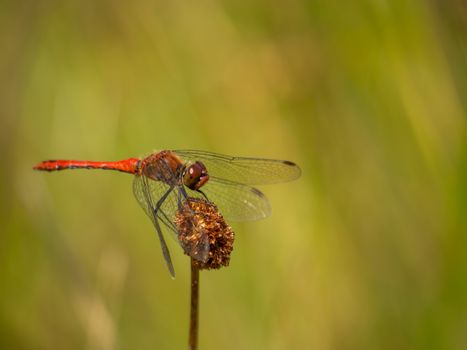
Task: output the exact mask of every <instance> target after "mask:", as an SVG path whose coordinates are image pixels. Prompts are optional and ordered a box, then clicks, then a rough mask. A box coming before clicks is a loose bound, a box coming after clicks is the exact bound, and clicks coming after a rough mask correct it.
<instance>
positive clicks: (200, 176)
mask: <svg viewBox="0 0 467 350" xmlns="http://www.w3.org/2000/svg"><path fill="white" fill-rule="evenodd" d="M34 169H35V170H43V171H56V170H64V169H104V170H118V171H121V172H124V173H130V174H134V175H135V178H134V182H133V192H134V195H135V197H136V199H137V201H138V203H139V204H140V206H141V207H142V208H143V210H144V211H145V212H146V214H147V215H148V216H149V217H150V218H151V220H152V222H153V224H154V226H155V228H156V232H157V235H158V237H159V241H160V244H161V248H162V254H163V256H164V259H165V262H166V263H167V267H168V268H169V271H170V274H171V275H172V276H173V277H174V276H175V271H174V268H173V264H172V260H171V258H170V253H169V250H168V248H167V244H166V242H165V239H164V236H163V233H162V227H165V228H167V229H168V230H169V231H172V232H173V233H175V234H177V228H176V226H175V224H174V219H175V215H176V212H177V210H178V209H179V208H180V207H181V205H182V203H183V201H184V200H186V199H187V198H204V199H206V200H208V201H210V202H213V203H215V204H216V206H217V207H218V209H219V211H220V212H221V213H222V215H223V216H224V217H225V218H227V219H229V220H233V221H250V220H257V219H262V218H265V217H267V216H269V215H270V214H271V207H270V205H269V202H268V200H267V198H266V197H265V196H264V194H263V193H262V192H261V191H260V190H258V189H256V188H255V187H252V186H253V185H263V184H273V183H279V182H285V181H290V180H294V179H297V178H298V177H299V176H300V174H301V170H300V168H299V167H298V166H297V165H296V164H295V163H293V162H290V161H287V160H275V159H261V158H246V157H230V156H226V155H221V154H216V153H212V152H205V151H194V150H177V151H169V150H164V151H159V152H154V153H152V154H150V155H149V156H147V157H145V158H143V159H140V158H128V159H125V160H121V161H116V162H94V161H80V160H47V161H43V162H41V163H39V164H37V165H36V166H35V167H34ZM161 223H162V225H161ZM203 237H204V238H203V240H204V242H201V244H200V246H201V247H202V248H201V249H199V251H197V252H196V253H195V256H192V257H193V258H194V259H197V260H200V261H204V260H206V259H207V256H208V252H209V242H208V239H207V235H203ZM191 254H193V253H191Z"/></svg>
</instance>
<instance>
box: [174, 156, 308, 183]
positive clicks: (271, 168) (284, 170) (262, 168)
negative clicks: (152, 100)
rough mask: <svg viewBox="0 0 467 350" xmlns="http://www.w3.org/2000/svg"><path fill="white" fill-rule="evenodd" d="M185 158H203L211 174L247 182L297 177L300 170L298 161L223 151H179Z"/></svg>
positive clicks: (267, 181) (275, 180)
mask: <svg viewBox="0 0 467 350" xmlns="http://www.w3.org/2000/svg"><path fill="white" fill-rule="evenodd" d="M173 152H175V153H176V154H178V155H179V156H180V157H181V158H182V159H183V160H184V161H193V162H194V161H197V160H199V161H201V162H202V163H203V164H204V165H205V166H206V168H207V170H208V173H209V176H210V177H215V178H218V179H225V180H230V181H233V182H239V183H242V184H245V185H265V184H273V183H279V182H286V181H291V180H295V179H297V178H299V177H300V174H301V170H300V168H299V167H298V165H297V164H295V163H293V162H289V161H287V160H276V159H262V158H246V157H230V156H225V155H222V154H217V153H212V152H205V151H194V150H176V151H173Z"/></svg>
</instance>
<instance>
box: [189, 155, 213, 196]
mask: <svg viewBox="0 0 467 350" xmlns="http://www.w3.org/2000/svg"><path fill="white" fill-rule="evenodd" d="M208 180H209V175H208V171H207V169H206V167H205V166H204V164H203V163H201V162H198V161H197V162H195V163H193V164H191V165H189V166H188V167H186V169H185V171H184V173H183V184H184V185H185V186H186V187H188V188H189V189H191V190H197V189H199V188H200V187H201V186H203V185H204V184H205V183H206V182H207V181H208Z"/></svg>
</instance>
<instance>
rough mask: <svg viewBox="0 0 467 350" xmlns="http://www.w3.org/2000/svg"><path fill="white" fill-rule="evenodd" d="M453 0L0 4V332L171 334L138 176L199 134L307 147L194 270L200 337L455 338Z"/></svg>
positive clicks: (111, 344) (460, 273) (457, 30)
mask: <svg viewBox="0 0 467 350" xmlns="http://www.w3.org/2000/svg"><path fill="white" fill-rule="evenodd" d="M466 35H467V6H466V4H465V2H464V1H461V0H449V1H446V0H443V1H441V0H439V1H435V0H433V1H421V0H414V1H405V0H394V1H385V0H379V1H376V0H374V1H372V0H359V1H349V2H342V1H341V2H336V1H327V0H315V1H288V2H277V1H273V2H260V1H245V2H242V1H240V2H237V1H231V2H229V1H212V0H201V1H197V2H184V1H147V0H137V1H131V2H129V1H28V0H23V1H9V0H2V1H1V2H0V50H1V52H0V77H1V78H0V79H1V80H0V82H1V84H0V145H1V153H0V161H1V163H0V164H1V165H0V189H1V201H0V232H1V234H0V348H1V349H101V350H111V349H139V350H144V349H184V348H186V344H187V332H188V306H189V262H188V259H187V257H186V256H184V255H183V254H182V252H181V249H180V248H179V247H178V246H177V244H176V242H175V241H173V240H169V244H170V248H171V251H172V255H173V259H174V263H175V268H176V270H177V278H176V279H175V280H172V279H171V278H170V277H169V274H168V272H167V270H166V266H165V265H164V263H163V260H162V257H161V253H160V247H159V244H158V241H157V238H156V236H155V232H154V229H153V227H152V224H151V222H150V220H148V218H147V217H146V216H145V214H144V212H143V211H142V210H141V209H140V207H139V206H138V204H137V202H136V200H134V198H133V194H132V177H131V176H130V175H126V174H121V173H113V172H104V171H94V172H92V171H73V172H71V171H69V172H60V173H51V174H47V173H37V172H33V171H32V170H31V167H32V166H33V165H34V164H35V163H37V162H38V161H40V160H44V159H50V158H52V159H54V158H55V159H59V158H71V159H73V158H74V159H89V160H118V159H123V158H127V157H131V156H141V155H145V154H147V153H150V152H152V151H153V150H160V149H166V148H168V149H179V148H192V149H204V150H210V151H216V152H219V153H225V154H231V155H243V156H260V157H271V158H279V159H288V160H292V161H295V162H297V163H298V164H300V166H301V167H302V170H303V175H302V177H301V179H300V180H299V181H295V182H292V183H287V184H281V185H274V186H267V187H262V188H261V189H262V190H263V191H264V192H265V193H266V194H267V195H268V197H269V199H270V201H271V203H272V205H273V215H272V217H271V218H269V219H267V220H264V221H260V222H253V223H243V224H234V228H235V230H236V233H237V240H236V243H235V250H234V253H233V256H232V261H231V266H230V267H229V268H226V269H223V270H220V271H213V272H207V273H202V276H201V278H202V280H201V319H200V325H201V329H200V348H201V349H270V350H273V349H466V348H467V253H466V252H465V250H466V247H467V239H466V234H467V227H466V226H467V225H466V215H467V211H466V209H467V194H466V193H467V186H466V174H467V173H466V170H467V169H466V167H467V141H466V113H465V109H466V96H467V93H466V91H467V65H466V57H467V56H466V55H467V45H466V44H467V39H466V38H467V36H466Z"/></svg>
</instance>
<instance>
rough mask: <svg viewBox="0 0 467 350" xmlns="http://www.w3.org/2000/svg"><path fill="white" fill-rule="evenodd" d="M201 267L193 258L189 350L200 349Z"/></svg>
mask: <svg viewBox="0 0 467 350" xmlns="http://www.w3.org/2000/svg"><path fill="white" fill-rule="evenodd" d="M198 307H199V269H198V268H197V267H196V266H195V264H194V261H193V258H191V302H190V338H189V341H188V350H197V349H198Z"/></svg>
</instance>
